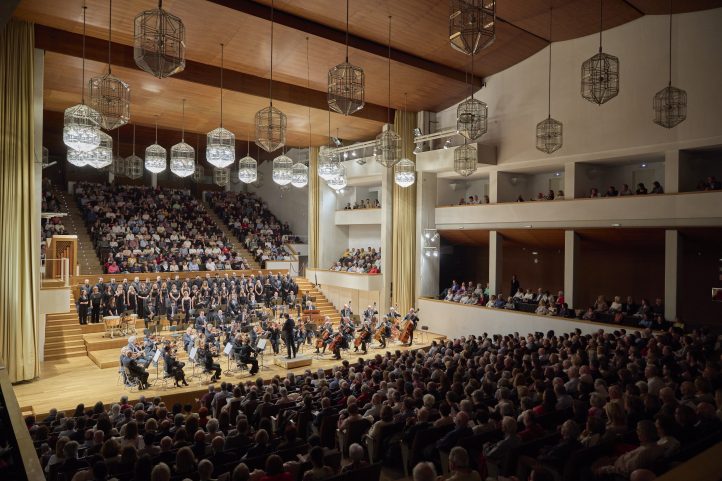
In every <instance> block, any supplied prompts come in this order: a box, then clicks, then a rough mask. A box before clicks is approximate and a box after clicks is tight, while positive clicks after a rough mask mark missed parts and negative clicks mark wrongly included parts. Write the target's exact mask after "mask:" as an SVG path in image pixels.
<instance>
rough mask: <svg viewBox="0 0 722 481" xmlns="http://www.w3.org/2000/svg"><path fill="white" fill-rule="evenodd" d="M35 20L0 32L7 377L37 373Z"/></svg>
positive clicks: (0, 340) (0, 253)
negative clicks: (33, 23)
mask: <svg viewBox="0 0 722 481" xmlns="http://www.w3.org/2000/svg"><path fill="white" fill-rule="evenodd" d="M34 49H35V38H34V34H33V25H32V24H31V23H27V22H20V21H15V20H11V21H10V22H9V23H8V24H7V25H6V26H5V29H4V30H3V31H2V32H0V128H1V129H2V135H0V186H1V187H2V188H1V189H0V225H2V227H3V232H2V235H0V362H2V363H4V364H5V365H6V366H7V370H8V374H9V376H10V381H11V382H17V381H23V380H30V379H33V378H35V377H37V375H38V374H39V370H38V367H39V366H38V353H37V327H36V326H37V324H36V322H35V321H36V320H35V313H36V312H37V310H36V306H37V299H36V295H37V291H36V285H37V284H36V283H37V277H36V276H37V275H38V273H39V272H40V266H39V257H40V252H39V245H38V241H39V235H40V232H39V225H40V219H37V218H35V217H33V215H32V214H33V212H34V208H35V207H36V203H37V200H36V199H35V198H34V194H35V177H34V165H33V164H34V141H35V140H34V132H33V129H34V123H33V122H34V120H33V117H34V116H33V54H34Z"/></svg>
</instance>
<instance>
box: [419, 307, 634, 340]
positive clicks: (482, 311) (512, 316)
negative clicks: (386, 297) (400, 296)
mask: <svg viewBox="0 0 722 481" xmlns="http://www.w3.org/2000/svg"><path fill="white" fill-rule="evenodd" d="M417 305H418V307H419V308H420V309H421V312H420V313H419V318H420V323H419V325H421V326H429V331H431V332H433V333H435V334H443V335H445V336H447V337H449V338H458V337H461V336H468V335H470V334H476V335H480V334H483V333H485V332H486V333H488V334H489V335H492V334H502V335H504V334H512V333H514V332H518V333H519V335H521V336H525V335H526V334H528V333H534V332H543V333H544V334H546V332H547V331H549V330H553V331H554V332H555V333H556V334H562V333H566V332H572V331H574V330H575V329H581V330H582V334H592V333H594V332H597V331H599V330H600V329H604V330H605V331H613V330H615V329H618V328H619V326H613V325H608V324H602V323H598V322H586V321H578V320H573V319H562V318H558V317H550V316H537V315H536V314H526V313H523V312H518V311H507V310H504V309H491V308H486V307H481V306H465V305H461V304H457V303H454V302H444V301H438V300H432V299H418V301H417ZM627 330H632V329H630V328H627Z"/></svg>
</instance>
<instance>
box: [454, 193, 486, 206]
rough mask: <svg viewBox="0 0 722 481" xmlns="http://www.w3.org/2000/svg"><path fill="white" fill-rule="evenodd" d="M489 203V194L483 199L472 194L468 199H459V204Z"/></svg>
mask: <svg viewBox="0 0 722 481" xmlns="http://www.w3.org/2000/svg"><path fill="white" fill-rule="evenodd" d="M488 203H489V196H488V195H485V196H484V197H483V198H482V199H479V196H478V195H470V196H469V198H468V199H467V198H466V197H462V198H461V199H460V200H459V205H478V204H488Z"/></svg>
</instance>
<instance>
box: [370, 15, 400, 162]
mask: <svg viewBox="0 0 722 481" xmlns="http://www.w3.org/2000/svg"><path fill="white" fill-rule="evenodd" d="M388 50H389V59H388V60H389V91H388V95H389V99H388V101H389V103H388V106H387V107H386V121H387V122H388V123H387V124H385V125H384V126H383V128H382V130H381V133H380V134H379V135H377V136H376V144H377V149H376V154H377V156H376V161H377V162H378V163H379V164H381V165H383V166H384V167H386V168H391V167H393V166H394V165H396V163H397V162H398V161H399V160H400V159H401V137H399V134H397V133H396V132H395V131H394V126H393V125H392V124H391V16H390V15H389V49H388Z"/></svg>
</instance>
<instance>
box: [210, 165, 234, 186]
mask: <svg viewBox="0 0 722 481" xmlns="http://www.w3.org/2000/svg"><path fill="white" fill-rule="evenodd" d="M230 181H231V169H230V167H226V168H225V169H219V168H214V169H213V183H214V184H216V185H217V186H219V187H225V186H227V185H228V183H229V182H230Z"/></svg>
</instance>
